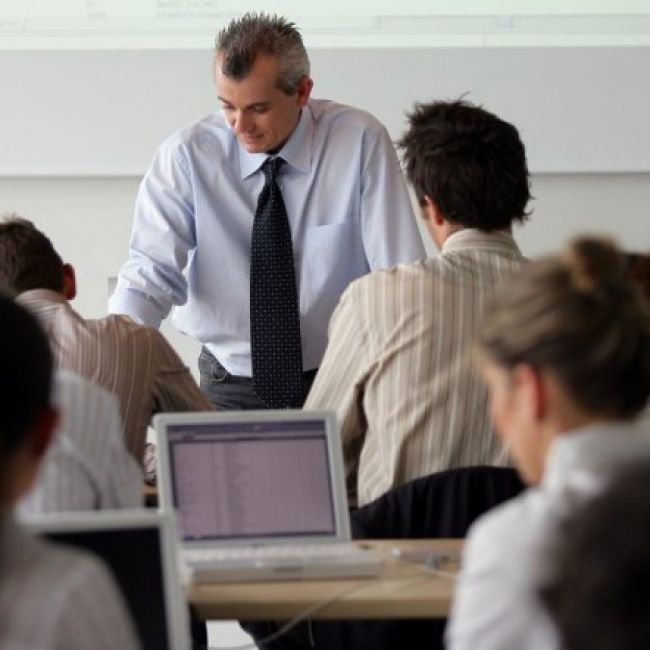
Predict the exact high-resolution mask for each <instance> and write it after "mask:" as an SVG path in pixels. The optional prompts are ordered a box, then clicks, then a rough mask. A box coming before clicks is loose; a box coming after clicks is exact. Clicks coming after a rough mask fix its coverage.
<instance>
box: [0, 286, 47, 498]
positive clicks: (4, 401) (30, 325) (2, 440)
mask: <svg viewBox="0 0 650 650" xmlns="http://www.w3.org/2000/svg"><path fill="white" fill-rule="evenodd" d="M52 366H53V360H52V354H51V352H50V347H49V344H48V342H47V339H46V337H45V334H44V333H43V332H42V330H41V328H40V326H39V325H38V323H37V322H36V320H35V319H34V317H33V316H32V315H31V314H29V313H28V312H27V311H26V310H25V309H24V308H23V307H21V306H20V305H18V304H16V303H15V302H13V301H12V300H11V299H10V298H8V297H7V296H4V295H1V294H0V481H5V480H6V471H5V470H6V467H7V465H6V463H7V462H8V460H9V459H10V458H11V456H12V455H13V454H14V453H15V452H16V451H17V450H18V449H20V448H21V447H22V446H23V445H24V444H25V443H26V442H27V437H28V434H29V432H30V428H31V427H32V426H33V425H34V423H35V422H36V420H37V418H38V417H39V416H41V415H42V414H43V413H44V412H45V411H46V410H47V409H48V408H49V406H50V389H51V379H52ZM5 488H6V486H5V485H4V484H0V508H1V507H3V506H4V505H5V504H4V495H5Z"/></svg>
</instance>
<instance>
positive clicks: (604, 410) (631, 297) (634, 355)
mask: <svg viewBox="0 0 650 650" xmlns="http://www.w3.org/2000/svg"><path fill="white" fill-rule="evenodd" d="M478 344H479V348H480V349H481V350H482V351H483V352H484V354H485V355H486V356H487V357H488V358H489V359H490V360H492V361H494V362H496V363H497V364H498V365H501V366H503V367H505V368H512V367H514V366H515V365H517V364H519V363H527V364H529V365H532V366H535V367H538V368H545V369H548V370H552V371H553V372H554V374H555V375H556V376H557V377H558V379H559V380H560V381H561V382H562V384H563V386H564V388H565V390H566V391H567V393H568V394H569V395H570V396H571V398H572V399H573V400H574V401H575V402H576V404H578V405H580V406H581V407H583V408H585V409H586V410H588V411H589V412H591V413H594V414H595V415H601V416H607V417H618V418H630V417H632V416H634V415H636V414H637V413H638V412H639V411H640V410H641V409H642V408H643V407H644V406H645V404H646V402H647V400H648V396H649V395H650V312H648V306H647V304H646V301H645V300H644V299H643V297H642V296H641V293H640V290H639V288H638V287H637V286H636V285H635V284H634V283H633V282H632V281H631V280H630V279H628V278H627V277H626V264H625V258H624V256H623V254H622V253H621V252H620V251H619V250H618V248H617V247H616V246H615V244H613V243H612V242H611V241H609V240H604V239H595V238H581V239H577V240H575V241H573V242H571V243H570V244H569V245H568V246H567V247H566V249H565V250H564V251H563V253H562V254H560V255H557V256H554V257H549V258H546V259H543V260H540V261H539V262H533V263H531V264H529V265H528V266H527V267H526V268H525V269H524V270H523V271H522V273H521V274H520V275H519V276H518V277H517V278H515V279H514V280H513V281H511V282H510V283H509V284H508V286H507V287H506V288H505V290H504V291H503V292H502V293H501V295H500V297H499V298H498V300H497V302H496V303H495V304H494V305H493V307H492V309H491V311H489V312H488V315H487V317H486V320H485V321H484V324H483V327H482V329H481V332H480V334H479V337H478Z"/></svg>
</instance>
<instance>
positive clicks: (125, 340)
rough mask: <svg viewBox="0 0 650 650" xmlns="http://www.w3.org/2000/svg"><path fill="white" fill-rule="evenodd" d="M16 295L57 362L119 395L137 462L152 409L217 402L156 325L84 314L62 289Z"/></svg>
mask: <svg viewBox="0 0 650 650" xmlns="http://www.w3.org/2000/svg"><path fill="white" fill-rule="evenodd" d="M17 301H18V302H20V303H21V304H22V305H23V306H24V307H26V308H27V309H29V310H30V311H31V312H32V313H33V314H34V315H35V316H36V317H37V318H38V320H39V321H40V323H41V325H42V326H43V327H44V329H45V332H46V334H47V336H48V338H49V340H50V344H51V346H52V350H53V352H54V357H55V360H56V364H57V366H58V367H59V368H62V369H65V370H70V371H72V372H75V373H77V374H79V375H81V376H82V377H85V378H86V379H89V380H90V381H92V382H94V383H96V384H99V385H100V386H103V387H104V388H105V389H106V390H108V391H109V392H111V393H113V394H114V395H116V396H117V399H118V403H119V407H120V414H121V416H122V421H123V422H124V430H125V435H126V445H127V448H128V449H129V451H130V452H131V453H132V454H133V456H134V457H135V458H136V459H137V461H138V462H139V463H142V457H143V453H144V444H145V440H146V433H147V427H148V425H149V422H150V420H151V416H152V415H153V414H154V413H158V412H161V411H206V410H212V409H213V408H214V407H213V406H212V403H211V402H210V401H209V400H208V398H207V397H205V395H203V393H202V392H201V390H200V389H199V387H198V386H197V385H196V382H195V381H194V379H193V378H192V376H191V375H190V373H189V370H188V369H187V367H186V366H185V365H184V364H183V362H182V361H181V360H180V358H179V357H178V355H177V354H176V352H174V350H173V349H172V347H171V346H170V345H169V343H168V342H167V341H166V339H165V338H164V337H163V335H162V334H161V333H160V332H159V331H158V330H155V329H153V328H151V327H143V326H141V325H137V324H136V323H134V322H133V321H132V320H131V319H129V318H126V317H124V316H116V315H111V316H107V317H106V318H100V319H97V320H85V319H83V318H81V316H79V314H77V313H76V312H75V311H74V310H73V309H72V308H71V307H70V305H69V304H68V302H67V300H66V299H65V298H64V297H63V296H62V295H60V294H58V293H56V292H53V291H48V290H44V289H36V290H33V291H26V292H25V293H22V294H20V295H19V296H18V298H17Z"/></svg>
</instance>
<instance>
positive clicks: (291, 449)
mask: <svg viewBox="0 0 650 650" xmlns="http://www.w3.org/2000/svg"><path fill="white" fill-rule="evenodd" d="M154 426H155V428H156V435H157V441H158V449H157V457H158V489H159V497H160V503H161V507H162V508H163V509H164V510H167V509H170V510H174V511H175V512H176V513H177V520H178V527H179V532H180V537H181V546H182V556H183V560H184V562H185V564H186V566H187V567H188V569H189V572H190V578H191V579H192V580H193V581H194V582H220V581H221V582H228V581H244V580H269V579H276V580H277V579H301V578H302V579H305V578H316V577H333V576H341V577H350V576H370V575H376V574H377V573H378V572H379V569H380V562H379V560H378V558H377V557H376V556H375V555H374V554H373V553H370V552H368V551H365V550H362V549H360V548H359V547H358V546H356V545H355V544H353V543H351V542H350V526H349V514H348V507H347V495H346V490H345V481H344V471H343V459H342V454H341V443H340V438H339V435H338V429H337V426H336V420H335V416H334V414H333V413H330V412H308V411H287V410H283V411H238V412H212V413H173V414H172V413H169V414H162V415H158V416H156V418H155V419H154Z"/></svg>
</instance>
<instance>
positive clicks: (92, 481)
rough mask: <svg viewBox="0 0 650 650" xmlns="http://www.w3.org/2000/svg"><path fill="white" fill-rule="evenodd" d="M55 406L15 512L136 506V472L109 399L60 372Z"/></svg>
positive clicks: (112, 399)
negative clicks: (47, 442)
mask: <svg viewBox="0 0 650 650" xmlns="http://www.w3.org/2000/svg"><path fill="white" fill-rule="evenodd" d="M55 403H56V406H57V408H58V409H59V413H60V417H61V420H60V424H59V427H58V429H57V431H56V433H55V435H54V440H53V442H52V445H51V446H50V448H49V449H48V451H47V453H46V454H45V458H44V459H43V462H42V463H41V467H40V469H39V473H38V476H37V479H36V484H35V486H34V488H33V489H32V490H31V491H30V493H29V494H28V495H27V496H26V497H25V498H24V499H23V500H22V501H21V502H20V504H19V506H18V512H19V513H20V514H21V515H24V516H27V515H30V514H35V513H41V512H61V511H66V510H99V509H106V508H135V507H141V506H142V505H143V504H142V480H143V479H142V470H141V469H140V467H139V466H138V464H137V463H136V461H135V460H134V458H133V456H132V455H131V454H130V453H129V452H128V451H127V449H126V447H125V445H124V430H123V428H122V422H121V420H120V414H119V410H118V405H117V400H116V398H115V396H114V395H111V394H110V393H109V392H108V391H106V390H104V389H103V388H101V387H99V386H96V385H94V384H91V383H90V382H89V381H88V380H86V379H83V378H82V377H79V376H77V375H74V374H73V373H71V372H67V371H65V370H60V371H59V372H58V373H57V377H56V384H55Z"/></svg>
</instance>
